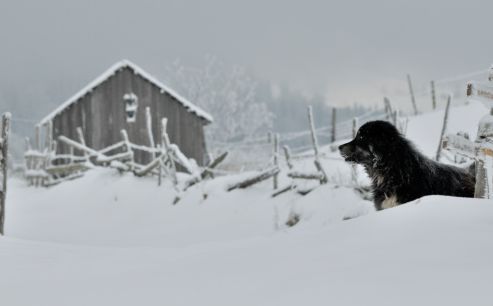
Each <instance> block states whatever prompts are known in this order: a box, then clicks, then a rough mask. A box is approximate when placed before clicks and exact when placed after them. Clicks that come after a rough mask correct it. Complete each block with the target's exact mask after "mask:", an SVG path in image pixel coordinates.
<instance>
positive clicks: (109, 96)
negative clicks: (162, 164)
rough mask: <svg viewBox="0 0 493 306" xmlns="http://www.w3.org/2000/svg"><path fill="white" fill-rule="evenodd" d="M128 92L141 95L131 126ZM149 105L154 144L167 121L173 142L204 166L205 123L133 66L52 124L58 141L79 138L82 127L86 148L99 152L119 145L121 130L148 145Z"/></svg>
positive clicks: (61, 149) (144, 158)
mask: <svg viewBox="0 0 493 306" xmlns="http://www.w3.org/2000/svg"><path fill="white" fill-rule="evenodd" d="M126 93H134V94H135V95H136V96H137V97H138V108H137V113H136V120H135V122H127V117H126V113H125V103H124V100H123V95H124V94H126ZM146 107H150V108H151V116H152V130H153V134H154V141H155V143H161V139H160V135H161V127H160V122H161V119H162V118H163V117H166V118H168V133H169V136H170V140H171V142H172V143H175V144H177V145H178V146H179V147H180V149H181V150H182V152H183V153H184V154H185V155H187V156H188V157H189V158H193V159H195V160H196V161H197V163H198V164H199V165H203V164H204V162H205V156H206V146H205V135H204V124H205V121H204V120H203V119H202V118H200V117H198V116H196V115H195V114H193V113H190V112H189V111H188V110H187V109H186V108H185V107H184V106H183V105H182V104H181V103H180V102H178V101H177V100H176V99H175V98H174V97H173V96H171V95H169V94H168V93H166V92H164V93H162V92H161V88H159V87H158V86H156V85H155V84H153V83H150V82H148V81H147V80H146V79H144V78H143V77H142V76H140V75H137V74H135V73H134V72H133V70H131V69H130V68H123V69H121V70H119V71H118V72H116V73H115V74H114V75H113V76H111V77H110V78H108V79H107V80H106V81H105V82H103V83H101V84H100V85H99V86H97V87H96V88H94V89H93V90H92V91H91V92H90V93H88V94H87V95H85V96H84V97H82V98H81V99H79V100H78V101H77V102H76V103H73V104H72V105H71V106H69V107H68V108H67V109H65V110H64V111H63V112H62V113H61V114H59V115H57V116H56V117H55V118H54V120H53V126H54V128H53V133H54V139H56V138H57V137H58V136H60V135H65V136H67V137H69V138H71V139H78V137H77V130H76V129H77V127H78V126H81V127H82V130H83V133H84V136H85V138H86V143H87V145H88V146H89V147H91V148H94V149H96V150H98V149H102V148H104V147H107V146H109V145H111V144H114V143H116V142H118V141H121V133H120V131H121V130H122V129H125V130H127V132H128V136H129V139H130V141H131V142H133V143H136V144H141V145H149V141H148V137H147V130H146V123H145V108H146ZM58 153H68V147H67V146H66V145H64V144H60V145H59V146H58ZM135 160H136V161H137V162H139V163H147V162H150V161H151V156H150V154H148V153H146V152H136V154H135Z"/></svg>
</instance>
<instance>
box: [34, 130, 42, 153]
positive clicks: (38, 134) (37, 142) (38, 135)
mask: <svg viewBox="0 0 493 306" xmlns="http://www.w3.org/2000/svg"><path fill="white" fill-rule="evenodd" d="M34 133H35V134H34V141H35V142H34V147H35V150H36V151H39V152H41V127H40V126H39V124H37V125H36V127H35V128H34Z"/></svg>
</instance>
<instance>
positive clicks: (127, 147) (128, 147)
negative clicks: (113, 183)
mask: <svg viewBox="0 0 493 306" xmlns="http://www.w3.org/2000/svg"><path fill="white" fill-rule="evenodd" d="M121 133H122V138H123V142H124V143H125V150H126V151H127V152H130V163H129V167H130V171H132V170H133V168H134V152H133V151H132V146H131V145H130V140H129V138H128V134H127V131H126V130H125V129H122V130H121Z"/></svg>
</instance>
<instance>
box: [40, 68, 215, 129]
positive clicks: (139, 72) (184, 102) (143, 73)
mask: <svg viewBox="0 0 493 306" xmlns="http://www.w3.org/2000/svg"><path fill="white" fill-rule="evenodd" d="M122 68H130V69H131V70H132V71H133V72H134V73H135V74H137V75H140V76H141V77H143V78H144V79H146V80H147V81H149V82H151V83H152V84H154V85H156V86H157V87H159V88H160V89H161V93H165V92H166V93H168V94H169V95H171V96H173V97H174V98H175V99H176V100H177V101H178V102H180V103H181V104H182V105H183V106H184V107H185V108H187V109H188V111H190V112H191V113H194V114H196V115H197V116H199V117H201V118H202V119H204V120H206V121H208V122H209V123H210V122H212V121H213V119H212V116H211V115H210V114H209V113H207V112H206V111H204V110H203V109H201V108H200V107H198V106H196V105H194V104H193V103H192V102H190V101H188V100H187V99H185V98H184V97H183V96H181V95H180V94H178V93H177V92H176V91H174V90H173V89H171V88H169V87H168V86H166V85H164V84H163V83H161V82H160V81H159V80H158V79H156V78H155V77H153V76H152V75H150V74H149V73H147V72H146V71H144V70H143V69H142V68H140V67H139V66H137V65H136V64H134V63H132V62H131V61H129V60H126V59H125V60H122V61H120V62H118V63H116V64H114V65H113V66H111V67H110V68H109V69H108V70H106V71H105V72H103V74H101V75H100V76H99V77H97V78H96V79H94V80H93V81H92V82H90V83H89V84H87V85H86V86H85V87H84V88H82V89H81V90H80V91H79V92H77V93H76V94H75V95H73V96H72V97H70V98H69V99H68V100H67V101H65V102H63V103H62V104H61V105H60V106H59V107H57V108H56V109H55V110H54V111H53V112H51V113H50V114H49V115H47V116H46V117H45V118H43V119H42V120H41V121H40V124H41V125H43V124H46V123H48V121H50V120H52V119H53V118H54V117H55V116H57V115H58V114H60V113H61V112H62V111H63V110H64V109H66V108H67V107H68V106H70V105H71V104H73V103H75V102H77V101H78V100H79V99H80V98H82V97H84V96H85V95H86V94H87V93H89V92H91V91H92V90H93V89H94V88H95V87H96V86H98V85H100V84H101V83H103V82H104V81H106V80H107V79H108V78H109V77H111V76H112V75H114V74H115V73H116V72H117V71H119V70H120V69H122Z"/></svg>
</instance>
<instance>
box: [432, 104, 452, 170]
mask: <svg viewBox="0 0 493 306" xmlns="http://www.w3.org/2000/svg"><path fill="white" fill-rule="evenodd" d="M451 100H452V96H451V95H448V97H447V106H446V107H445V114H444V115H443V125H442V132H441V133H440V139H439V142H438V149H437V154H436V156H435V160H436V161H439V160H440V156H441V154H442V140H443V136H444V135H445V131H446V130H447V122H448V114H449V112H450V101H451Z"/></svg>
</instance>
